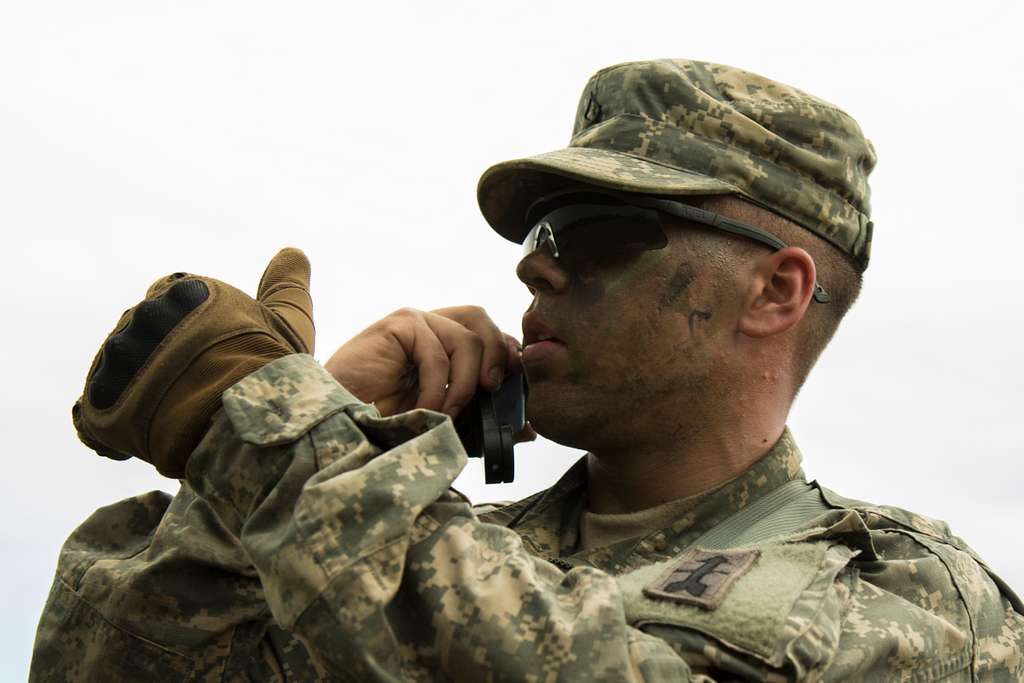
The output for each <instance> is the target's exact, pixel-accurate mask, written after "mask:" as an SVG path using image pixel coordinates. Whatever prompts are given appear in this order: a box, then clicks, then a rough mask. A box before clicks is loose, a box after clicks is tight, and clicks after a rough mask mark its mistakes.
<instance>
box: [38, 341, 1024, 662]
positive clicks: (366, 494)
mask: <svg viewBox="0 0 1024 683" xmlns="http://www.w3.org/2000/svg"><path fill="white" fill-rule="evenodd" d="M464 463H465V455H464V452H463V450H462V448H461V446H460V445H459V443H458V438H457V436H456V434H455V432H454V430H453V429H452V427H451V422H450V420H447V419H446V418H445V417H444V416H443V415H440V414H438V413H432V412H427V411H413V412H411V413H406V414H403V415H398V416H395V417H391V418H381V417H380V416H379V415H378V414H377V412H376V410H375V409H374V408H373V407H371V406H367V405H364V404H362V403H360V402H359V401H358V400H357V399H355V398H354V397H352V396H351V395H350V394H349V393H348V392H347V391H345V390H344V389H343V388H342V387H341V386H340V385H338V384H337V383H336V382H335V381H334V380H333V379H332V378H331V377H330V376H329V375H328V374H327V373H326V372H324V371H323V370H322V369H321V368H320V366H318V365H317V364H316V363H315V362H314V361H313V360H312V359H311V358H309V357H308V356H299V355H296V356H289V357H286V358H283V359H280V360H278V361H275V362H273V363H271V364H269V365H267V366H265V367H264V368H262V369H261V370H259V371H258V372H256V373H254V374H252V375H250V376H249V377H247V378H246V379H245V380H243V381H242V382H240V383H239V384H237V385H236V386H235V387H233V388H232V389H230V390H228V392H226V393H225V397H224V411H223V412H222V413H221V414H220V415H219V416H218V418H217V419H216V420H215V421H214V423H213V425H212V427H211V429H210V431H209V433H208V434H207V436H206V438H205V439H204V441H203V443H202V444H201V445H200V446H199V448H198V449H197V450H196V451H195V452H194V454H193V455H192V458H191V460H190V462H189V470H188V473H187V476H186V481H185V482H184V483H183V485H182V487H181V490H180V491H179V493H178V494H177V495H176V496H175V497H174V499H173V500H171V499H169V497H168V496H167V495H166V494H162V493H159V492H154V493H150V494H147V495H143V496H138V497H135V498H132V499H128V500H126V501H122V502H120V503H117V504H115V505H112V506H110V507H107V508H102V509H100V510H98V511H97V512H96V513H94V514H93V515H92V516H91V517H90V518H89V519H88V520H87V521H86V522H85V523H84V524H83V525H82V526H81V527H79V528H78V529H77V530H76V531H75V532H74V533H73V534H72V536H71V537H70V538H69V539H68V541H67V542H66V544H65V545H64V547H63V550H62V552H61V555H60V559H59V562H58V569H57V577H56V580H55V581H54V584H53V588H52V591H51V593H50V596H49V598H48V601H47V604H46V607H45V609H44V612H43V615H42V619H41V621H40V625H39V631H38V635H37V640H36V646H35V652H34V656H33V661H32V673H31V678H32V680H39V681H43V680H96V681H137V680H159V681H173V680H209V681H242V680H262V681H270V680H281V681H283V680H318V679H327V680H356V681H366V680H469V681H554V680H608V681H621V680H637V681H640V680H643V681H691V680H692V681H724V680H729V681H732V680H757V681H782V680H826V681H832V680H864V681H882V680H914V681H931V680H954V681H961V680H962V681H970V680H985V681H988V680H996V681H1015V680H1021V679H1022V678H1024V660H1022V650H1024V618H1022V617H1021V616H1020V614H1018V613H1017V611H1015V610H1014V605H1016V607H1017V608H1018V610H1019V608H1020V604H1019V601H1016V598H1014V597H1013V596H1012V593H1010V592H1009V590H1008V589H1006V588H1005V586H1004V587H1003V590H1000V587H999V585H1000V584H998V583H997V582H996V581H997V580H996V581H994V580H993V578H992V577H991V575H990V574H989V573H988V571H987V569H986V568H985V567H984V565H983V564H981V562H980V560H978V559H977V557H976V556H975V555H974V554H973V552H972V551H971V550H970V549H969V548H967V546H966V545H964V543H963V542H962V541H960V540H959V539H957V538H955V537H953V536H951V535H950V533H949V531H948V529H947V528H946V527H945V525H944V524H942V523H939V522H934V521H931V520H928V519H925V518H923V517H919V516H917V515H913V514H910V513H907V512H905V511H902V510H898V509H895V508H888V507H876V506H871V505H867V504H863V503H858V502H854V501H848V500H845V499H842V498H839V497H836V496H834V494H831V493H829V492H827V491H824V490H822V495H823V496H825V497H826V500H827V502H828V505H827V508H828V509H826V510H825V512H824V513H823V514H822V515H820V516H819V517H818V518H817V519H815V520H813V522H811V523H808V524H806V525H804V527H803V528H802V530H800V531H798V532H797V533H793V534H789V535H788V536H786V537H784V538H781V539H780V538H774V539H771V540H768V541H764V542H760V543H757V544H754V545H752V546H747V547H745V548H740V549H738V550H727V551H723V552H724V556H728V557H739V559H740V560H742V561H743V562H741V563H742V564H745V567H744V570H743V571H742V572H740V571H735V572H731V573H730V572H728V571H726V572H725V573H722V572H721V571H717V572H716V571H713V567H710V566H709V565H708V564H707V562H706V561H705V562H704V564H703V565H700V564H698V566H697V569H698V570H700V571H698V574H700V576H702V577H703V578H698V580H697V583H698V584H707V585H705V586H704V587H705V588H706V587H708V585H710V586H711V589H710V590H709V593H715V594H717V603H716V604H715V605H714V606H709V605H708V604H704V605H700V604H694V601H687V600H678V601H677V600H675V599H674V598H675V597H679V596H680V595H681V594H682V593H683V592H686V591H685V590H684V591H680V590H679V588H678V587H679V586H680V585H683V584H686V585H690V586H691V588H692V585H691V584H692V581H681V582H680V581H676V582H675V583H672V582H671V580H669V581H665V580H663V579H665V577H666V576H667V577H669V579H671V577H673V576H674V577H676V578H685V577H687V576H689V577H690V578H691V579H692V578H693V577H694V576H695V575H694V574H693V573H692V572H693V566H691V567H690V569H689V570H686V571H684V573H683V574H679V573H678V571H680V570H681V568H683V565H682V564H680V562H681V560H680V556H681V555H680V554H681V553H683V556H685V553H684V551H686V549H687V546H688V544H690V543H691V542H692V541H693V540H694V539H696V538H697V537H699V536H701V534H702V533H703V532H704V531H706V530H707V529H709V528H711V527H714V526H715V525H717V524H719V523H720V522H722V520H724V519H726V518H727V517H729V516H730V515H732V514H733V513H734V512H735V511H736V510H738V509H741V508H743V507H745V506H747V505H750V504H752V503H753V502H754V501H756V500H758V499H760V498H762V497H763V496H765V495H767V494H768V493H769V492H771V491H773V490H777V489H778V488H779V487H780V486H782V485H784V484H785V483H786V482H788V481H790V480H793V479H799V478H802V476H803V475H802V473H801V471H800V466H799V454H798V451H797V450H796V447H795V445H794V444H793V442H792V440H791V438H790V437H789V435H788V432H787V434H785V435H784V436H783V438H782V439H781V440H780V441H779V443H778V444H776V446H775V447H774V448H773V449H772V450H771V452H770V453H769V454H768V455H767V456H765V457H764V458H763V459H762V460H760V461H759V462H758V463H756V464H755V465H754V466H753V467H752V468H751V469H750V470H748V471H747V472H746V473H744V474H743V475H741V476H740V477H738V478H737V479H735V480H733V481H731V482H729V483H727V484H726V485H724V486H723V487H721V488H719V489H718V490H716V491H715V492H713V493H711V494H709V495H707V496H705V497H704V498H702V500H701V502H700V504H699V505H698V506H697V507H696V509H694V510H692V511H691V512H690V513H689V514H687V515H686V516H685V517H684V518H683V519H680V520H678V521H677V522H676V523H675V524H673V525H672V526H671V527H670V528H668V529H663V530H660V531H657V532H655V533H653V534H651V535H649V536H647V537H645V538H640V539H635V540H632V541H625V542H622V543H618V544H615V545H613V546H611V547H608V548H600V549H596V550H592V551H590V552H586V553H577V552H575V543H576V528H577V521H578V516H579V513H580V510H581V509H582V506H583V504H584V491H585V479H584V470H583V469H582V467H580V466H576V467H574V468H573V469H571V470H570V471H569V472H568V473H567V474H566V476H565V477H563V478H562V479H561V480H560V481H559V482H558V483H557V484H556V485H555V486H553V487H552V488H551V489H549V490H547V491H545V492H542V493H540V494H538V495H536V496H533V497H532V498H529V499H527V500H525V501H522V502H520V503H516V504H513V505H511V506H508V507H505V508H501V509H498V510H496V511H494V512H491V513H488V514H487V515H485V516H484V517H485V518H486V519H487V521H489V522H491V523H485V522H484V520H483V519H482V518H480V517H478V515H477V514H476V513H475V512H474V510H473V508H471V506H470V505H468V504H467V502H466V501H465V500H464V499H463V498H462V497H461V496H460V495H459V494H457V493H456V492H454V491H453V490H452V489H451V488H450V484H451V482H452V480H453V479H454V478H455V477H456V475H457V474H458V473H459V471H460V470H461V469H462V467H463V465H464ZM688 552H694V551H692V549H691V551H688ZM730 553H731V554H730ZM724 556H723V557H724ZM690 560H691V561H692V560H693V556H691V557H690ZM716 561H718V560H716ZM723 561H724V560H723ZM712 564H714V563H712ZM727 566H728V564H727ZM701 567H703V569H701ZM687 571H689V572H690V573H689V574H687V573H686V572H687ZM673 572H676V573H673ZM701 572H702V573H701ZM716 577H717V578H716ZM718 579H722V580H721V581H719V580H718ZM652 586H653V587H655V588H661V589H663V590H662V591H661V594H660V595H659V593H658V592H656V591H652ZM686 590H690V589H686ZM673 591H676V592H675V593H673ZM703 591H704V588H700V591H692V590H690V592H691V593H696V592H703ZM683 597H685V596H683ZM705 597H706V596H705Z"/></svg>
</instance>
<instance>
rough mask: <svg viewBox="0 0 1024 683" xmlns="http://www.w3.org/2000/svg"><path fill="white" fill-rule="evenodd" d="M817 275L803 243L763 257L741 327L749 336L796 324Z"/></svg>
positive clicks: (801, 317)
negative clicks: (801, 246)
mask: <svg viewBox="0 0 1024 683" xmlns="http://www.w3.org/2000/svg"><path fill="white" fill-rule="evenodd" d="M816 278H817V272H816V270H815V268H814V259H812V258H811V255H810V254H808V253H807V252H806V251H804V250H803V249H801V248H799V247H786V248H785V249H780V250H779V251H776V252H773V253H771V254H767V255H765V256H764V257H762V258H761V259H759V260H758V261H757V262H756V263H755V264H754V277H753V279H752V284H751V288H750V296H749V297H748V301H749V304H748V305H747V307H746V310H744V311H743V313H742V314H741V316H740V320H739V331H740V332H742V333H743V334H745V335H747V336H749V337H770V336H772V335H775V334H781V333H783V332H785V331H786V330H788V329H790V328H791V327H793V326H794V325H796V324H797V323H798V322H800V320H802V319H803V317H804V313H806V311H807V307H808V306H809V305H810V303H811V297H812V296H813V294H814V283H815V281H816Z"/></svg>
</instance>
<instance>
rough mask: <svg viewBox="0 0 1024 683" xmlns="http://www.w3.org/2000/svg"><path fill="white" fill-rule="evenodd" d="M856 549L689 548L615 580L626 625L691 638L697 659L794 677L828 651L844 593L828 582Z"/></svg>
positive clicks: (810, 545) (828, 545)
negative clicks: (742, 662) (735, 662)
mask: <svg viewBox="0 0 1024 683" xmlns="http://www.w3.org/2000/svg"><path fill="white" fill-rule="evenodd" d="M855 554H856V551H854V550H851V549H850V548H848V547H846V546H844V545H839V544H836V543H835V542H831V541H828V540H821V541H812V542H791V543H782V542H774V543H766V544H759V545H752V546H745V547H743V548H738V549H727V550H716V549H706V550H704V549H701V548H691V549H689V550H687V551H686V552H685V553H683V554H682V555H681V556H679V557H676V558H673V559H672V560H669V561H667V562H661V563H658V564H655V565H650V566H647V567H643V568H640V569H637V570H635V571H633V572H630V573H628V574H623V575H621V576H619V577H618V581H619V585H620V588H621V590H622V592H623V597H624V602H625V607H626V618H627V620H628V622H629V623H630V624H631V625H632V626H634V627H637V628H643V629H645V630H650V631H653V632H657V633H658V635H660V636H662V637H666V635H665V634H668V637H667V638H666V639H667V640H669V641H670V643H671V642H672V641H673V640H677V638H674V637H672V635H671V634H673V633H675V634H676V635H677V636H678V639H679V640H681V641H687V642H688V643H689V644H690V647H687V646H686V645H683V646H682V647H680V643H679V642H677V643H673V644H674V645H675V646H676V647H677V649H681V650H687V649H690V650H692V649H693V645H694V644H696V645H697V647H698V652H697V653H696V654H697V655H698V656H699V657H702V658H704V659H705V660H708V659H710V660H712V661H714V660H716V659H723V658H734V659H735V658H741V659H748V660H749V659H750V658H753V660H754V662H752V663H753V664H755V665H756V666H757V668H768V669H775V670H783V669H784V670H787V671H788V672H789V673H790V674H791V675H792V674H795V675H796V677H797V678H802V677H803V676H805V675H807V673H809V672H811V671H815V670H820V669H822V668H824V667H825V666H827V664H828V662H829V661H830V660H831V659H832V657H833V655H834V653H835V651H836V648H837V646H838V643H839V635H840V630H841V629H840V627H841V620H840V614H841V611H842V607H843V601H844V599H845V595H846V592H845V591H843V590H841V589H840V590H838V591H837V590H836V589H835V582H836V577H837V576H838V575H839V573H840V571H841V570H842V569H843V568H844V567H845V566H846V565H847V563H848V562H849V561H850V559H851V558H852V557H853V556H854V555H855ZM664 627H670V628H668V629H666V628H664ZM695 634H700V636H704V637H700V636H697V637H696V638H694V636H695ZM709 646H710V647H711V648H712V650H716V652H709V651H708V647H709Z"/></svg>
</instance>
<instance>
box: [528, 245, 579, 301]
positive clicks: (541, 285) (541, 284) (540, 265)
mask: <svg viewBox="0 0 1024 683" xmlns="http://www.w3.org/2000/svg"><path fill="white" fill-rule="evenodd" d="M516 277H518V278H519V279H520V281H522V283H523V284H524V285H526V286H527V287H529V288H530V289H531V290H532V291H541V292H548V293H552V294H557V293H559V292H563V291H565V289H566V288H567V287H568V286H569V280H570V276H569V273H568V272H566V270H565V268H563V267H562V265H561V264H560V263H559V262H558V260H557V259H555V257H554V256H552V255H551V250H550V247H548V246H544V247H541V248H540V249H537V250H536V251H533V252H530V253H529V254H527V255H526V256H524V257H523V259H522V260H521V261H520V262H519V265H517V266H516Z"/></svg>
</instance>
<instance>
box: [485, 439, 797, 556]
mask: <svg viewBox="0 0 1024 683" xmlns="http://www.w3.org/2000/svg"><path fill="white" fill-rule="evenodd" d="M801 459H802V458H801V455H800V450H799V449H798V448H797V445H796V442H795V441H794V440H793V436H792V434H791V433H790V431H789V428H788V427H787V428H786V429H785V430H783V432H782V436H781V437H779V440H778V441H776V442H775V445H774V446H772V448H771V449H770V450H769V451H768V453H766V454H765V455H764V456H763V457H762V458H761V459H760V460H758V461H757V462H756V463H754V464H753V465H752V466H751V467H750V468H749V469H748V470H747V471H745V472H743V473H742V474H740V475H739V476H737V477H736V478H735V479H732V480H730V481H728V482H726V483H725V484H722V485H721V486H719V487H718V488H716V489H713V490H711V491H708V492H706V493H703V494H700V496H699V499H698V500H697V501H696V504H695V505H694V506H693V507H692V508H691V509H690V510H689V511H688V512H687V513H685V514H684V515H683V516H682V517H680V518H679V519H678V520H676V521H675V522H673V523H672V524H671V525H669V526H668V527H666V528H663V529H659V530H657V531H654V532H652V533H650V534H648V535H647V536H643V537H639V538H634V539H629V540H626V541H621V542H619V543H616V544H613V545H611V546H607V547H603V548H592V549H590V550H587V551H585V552H577V549H576V547H577V544H578V542H579V519H580V514H581V513H582V512H583V509H584V507H585V506H586V500H587V497H586V493H587V469H586V459H585V458H584V459H581V460H579V461H577V462H576V464H574V465H573V466H572V467H571V468H570V469H569V470H568V471H567V472H566V473H565V474H564V475H563V476H562V477H561V478H560V479H559V480H558V481H557V482H556V483H555V485H554V486H552V487H551V488H549V489H547V490H546V491H542V492H541V493H538V494H536V495H534V496H531V497H530V498H527V499H526V500H523V501H521V502H520V503H515V504H513V505H512V506H509V507H507V508H504V509H503V510H501V511H500V512H501V514H500V515H498V516H497V517H496V518H495V519H494V521H496V522H498V523H504V524H506V525H507V526H509V527H510V528H512V529H514V530H515V531H516V532H517V533H518V534H519V535H520V536H521V537H522V538H523V541H524V543H525V544H526V545H527V547H529V548H530V549H531V550H532V551H533V552H534V553H535V554H537V555H540V556H542V557H545V558H547V559H551V560H555V561H556V563H557V564H561V565H572V566H576V565H588V566H593V567H597V568H599V569H603V570H605V571H609V572H611V573H619V572H622V571H625V570H627V569H630V568H632V567H634V566H640V565H645V564H650V563H651V562H657V561H659V560H663V559H667V558H670V557H674V556H676V555H678V554H679V553H680V552H682V551H683V550H684V549H685V548H686V546H687V545H688V544H689V543H691V542H692V541H693V540H695V539H696V538H698V537H699V536H700V535H701V534H703V533H704V532H705V531H707V530H708V529H710V528H712V527H714V526H716V525H717V524H719V523H721V522H722V521H724V520H725V519H727V518H728V517H730V516H731V515H733V514H735V513H736V512H738V511H739V510H742V509H743V508H745V507H747V506H748V505H750V504H751V503H752V502H754V501H755V500H757V499H759V498H761V497H762V496H764V495H766V494H768V493H770V492H771V491H773V490H775V489H776V488H778V487H779V486H782V485H783V484H785V483H786V482H788V481H792V480H793V479H800V480H803V479H804V473H803V470H802V469H801V468H800V462H801Z"/></svg>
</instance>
